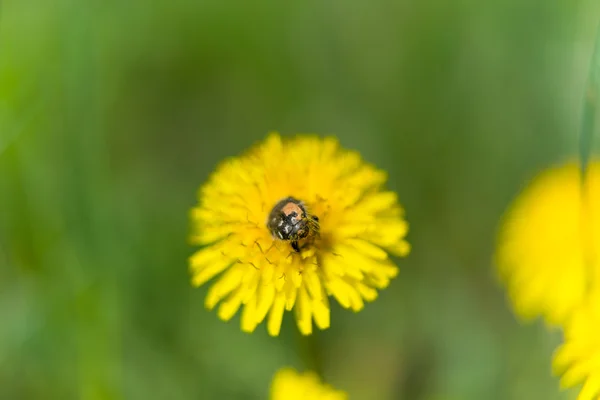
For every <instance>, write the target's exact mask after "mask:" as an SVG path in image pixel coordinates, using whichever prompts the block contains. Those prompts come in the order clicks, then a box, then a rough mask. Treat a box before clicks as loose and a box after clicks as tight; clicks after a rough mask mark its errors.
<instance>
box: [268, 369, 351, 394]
mask: <svg viewBox="0 0 600 400" xmlns="http://www.w3.org/2000/svg"><path fill="white" fill-rule="evenodd" d="M347 399H348V396H347V394H346V393H344V392H342V391H339V390H335V389H333V388H332V387H331V386H329V385H325V384H323V383H321V381H320V379H319V377H318V376H317V374H315V373H313V372H305V373H303V374H300V373H298V372H297V371H296V370H294V369H292V368H282V369H280V370H279V371H277V373H276V374H275V376H274V377H273V382H272V383H271V397H270V400H347Z"/></svg>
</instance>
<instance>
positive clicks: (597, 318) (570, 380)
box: [553, 291, 600, 400]
mask: <svg viewBox="0 0 600 400" xmlns="http://www.w3.org/2000/svg"><path fill="white" fill-rule="evenodd" d="M599 294H600V292H597V291H596V293H595V294H594V295H592V296H591V298H590V301H589V302H588V303H587V304H586V305H585V306H582V307H580V308H578V309H577V311H575V312H574V313H573V317H572V318H571V319H570V321H569V323H567V324H566V326H565V343H564V344H563V345H562V346H561V347H559V348H558V350H557V351H556V353H555V355H554V360H553V369H554V373H555V374H557V375H562V377H561V381H560V383H561V386H562V387H563V388H569V387H574V386H576V385H579V384H582V383H583V387H582V389H581V391H580V393H579V396H578V397H577V399H578V400H600V334H598V332H600V296H599Z"/></svg>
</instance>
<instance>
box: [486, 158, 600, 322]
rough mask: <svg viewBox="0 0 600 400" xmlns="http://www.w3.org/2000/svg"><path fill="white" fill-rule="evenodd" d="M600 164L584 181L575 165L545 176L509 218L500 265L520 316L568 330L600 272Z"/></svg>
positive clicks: (503, 232)
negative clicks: (561, 325) (565, 326)
mask: <svg viewBox="0 0 600 400" xmlns="http://www.w3.org/2000/svg"><path fill="white" fill-rule="evenodd" d="M599 232H600V164H599V163H598V162H594V163H591V164H590V165H589V166H588V172H587V174H586V177H585V180H584V181H582V178H581V173H580V168H579V165H578V164H577V163H575V162H573V163H569V164H567V165H564V166H561V167H558V168H553V169H549V170H547V171H545V172H544V173H542V174H541V175H540V176H539V177H537V178H536V179H535V180H534V181H533V182H532V184H531V185H530V186H529V187H528V188H527V189H525V191H524V192H523V193H522V194H521V195H520V197H519V198H517V200H516V201H515V203H514V204H513V205H512V207H511V209H510V210H509V212H508V213H507V215H506V218H505V222H504V224H503V227H502V229H501V233H500V239H499V244H498V249H497V254H496V256H497V259H496V265H497V268H498V270H499V272H500V276H501V279H502V280H503V281H504V283H505V284H506V286H507V289H508V293H509V297H510V298H511V300H512V303H513V306H514V308H515V311H516V313H517V314H518V315H520V316H521V317H523V318H525V319H530V318H534V317H537V316H540V315H541V316H543V318H544V319H545V321H546V322H547V323H549V324H550V325H560V324H563V323H564V322H565V321H566V320H567V318H568V317H569V315H570V313H571V312H572V311H573V310H574V308H576V307H578V306H579V305H580V304H582V303H583V302H584V301H585V299H586V296H587V294H588V292H589V287H590V285H592V284H593V283H594V281H595V280H598V272H599V271H600V267H599V264H598V258H597V254H598V251H599V249H600V242H599V241H598V233H599Z"/></svg>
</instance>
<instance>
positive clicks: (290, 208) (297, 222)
mask: <svg viewBox="0 0 600 400" xmlns="http://www.w3.org/2000/svg"><path fill="white" fill-rule="evenodd" d="M267 228H269V231H270V232H271V235H273V237H274V238H277V239H281V240H286V241H288V240H289V241H290V244H291V245H292V248H293V249H294V250H295V251H296V252H300V246H299V245H298V241H300V240H301V239H304V238H307V237H309V236H311V237H312V236H313V235H317V234H318V233H319V217H317V216H316V215H311V214H309V213H308V212H307V211H306V208H305V207H304V203H302V202H301V201H300V200H297V199H295V198H293V197H286V198H285V199H283V200H281V201H279V202H278V203H277V204H275V207H273V209H272V210H271V213H270V214H269V219H268V220H267Z"/></svg>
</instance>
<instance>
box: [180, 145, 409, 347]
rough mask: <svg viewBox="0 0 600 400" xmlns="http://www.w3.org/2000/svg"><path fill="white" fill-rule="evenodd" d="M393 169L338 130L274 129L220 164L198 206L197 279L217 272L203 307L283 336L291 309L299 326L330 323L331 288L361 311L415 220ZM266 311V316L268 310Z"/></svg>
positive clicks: (404, 248) (390, 273) (390, 274)
mask: <svg viewBox="0 0 600 400" xmlns="http://www.w3.org/2000/svg"><path fill="white" fill-rule="evenodd" d="M386 180H387V174H386V173H385V172H384V171H382V170H379V169H377V168H375V167H374V166H372V165H370V164H368V163H366V162H364V161H363V160H362V159H361V157H360V155H359V154H358V153H357V152H354V151H349V150H345V149H343V148H341V147H340V146H339V144H338V142H337V140H335V139H334V138H331V137H329V138H320V137H318V136H314V135H300V136H296V137H294V138H290V139H282V138H281V137H280V136H279V135H278V134H271V135H269V137H268V138H267V140H266V141H264V142H263V143H260V144H258V145H257V146H255V147H253V148H252V149H250V151H248V152H246V153H245V154H243V155H241V156H239V157H235V158H231V159H229V160H226V161H225V162H224V163H222V164H221V165H220V166H219V167H218V168H217V170H216V171H215V172H214V173H213V174H212V176H211V177H210V179H209V180H208V182H206V184H204V185H203V186H202V187H201V189H200V191H199V195H198V205H197V207H195V208H194V209H193V210H192V215H191V216H192V223H193V233H192V242H193V243H194V244H197V245H200V246H202V249H200V250H199V251H198V252H196V253H195V254H194V255H193V256H192V257H191V258H190V268H191V272H192V283H193V284H194V285H196V286H200V285H203V284H205V283H206V282H208V281H209V280H211V279H212V278H215V277H217V276H218V278H217V280H216V281H215V283H214V284H213V285H212V286H211V288H210V289H209V291H208V295H207V297H206V300H205V304H206V307H208V308H209V309H212V308H214V307H215V306H217V304H219V303H220V304H219V309H218V316H219V317H220V318H221V319H222V320H225V321H227V320H229V319H231V318H232V317H233V316H234V315H235V314H236V313H237V312H238V310H239V309H240V308H243V311H242V316H241V328H242V330H243V331H245V332H252V331H254V330H255V328H256V327H257V325H258V324H260V323H261V322H262V321H263V320H265V319H266V318H267V319H268V322H267V328H268V332H269V334H271V335H273V336H276V335H278V334H279V331H280V327H281V322H282V318H283V314H284V311H285V310H288V311H291V310H292V309H293V310H294V311H295V314H296V322H297V325H298V328H299V330H300V332H301V333H303V334H305V335H308V334H310V333H312V329H313V320H314V322H315V324H316V326H317V327H319V328H320V329H326V328H328V327H329V324H330V313H329V310H330V308H329V296H332V297H333V298H335V299H336V300H337V301H338V303H340V305H342V307H344V308H349V309H351V310H353V311H355V312H357V311H360V310H361V309H362V308H363V307H364V303H365V302H368V301H373V300H375V299H376V298H377V295H378V290H381V289H384V288H386V287H387V286H388V285H389V283H390V281H391V280H392V279H393V278H394V277H395V276H396V275H397V274H398V268H397V267H396V265H395V263H394V261H392V259H391V258H390V257H389V254H394V255H397V256H405V255H406V254H408V252H409V249H410V246H409V244H408V243H407V242H406V241H405V236H406V233H407V230H408V224H407V223H406V221H405V220H404V216H403V214H404V211H403V209H402V207H401V206H400V204H399V202H398V196H397V195H396V193H394V192H392V191H389V190H386V189H385V187H384V184H385V182H386ZM267 315H268V317H267Z"/></svg>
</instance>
